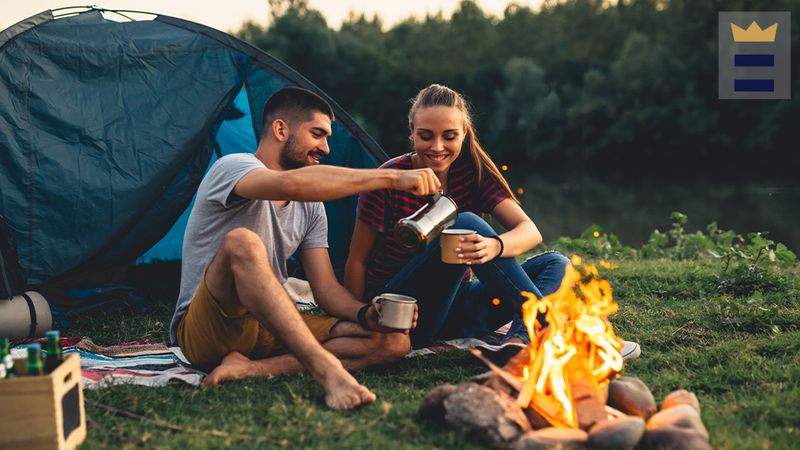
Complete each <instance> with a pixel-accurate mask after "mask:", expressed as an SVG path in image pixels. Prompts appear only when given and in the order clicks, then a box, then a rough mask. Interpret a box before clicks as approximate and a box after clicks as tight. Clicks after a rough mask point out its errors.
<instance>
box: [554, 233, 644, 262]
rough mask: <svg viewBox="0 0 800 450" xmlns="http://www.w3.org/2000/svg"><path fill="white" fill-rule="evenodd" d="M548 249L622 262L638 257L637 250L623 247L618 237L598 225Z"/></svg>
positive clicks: (563, 239) (561, 239) (566, 238)
mask: <svg viewBox="0 0 800 450" xmlns="http://www.w3.org/2000/svg"><path fill="white" fill-rule="evenodd" d="M547 248H548V249H551V250H558V251H559V252H561V253H564V254H577V255H581V256H585V257H589V258H592V257H593V258H601V259H614V260H620V259H629V258H632V257H635V256H636V250H634V249H632V248H630V247H626V246H624V245H622V244H621V243H620V241H619V239H618V238H617V236H616V235H614V234H608V233H606V232H605V231H603V229H602V228H601V227H600V226H598V225H591V226H589V227H588V228H587V229H586V230H584V231H583V233H581V235H580V236H579V237H578V238H574V239H573V238H569V237H566V236H562V237H560V238H558V239H557V240H556V242H555V243H554V244H551V245H549V246H548V247H547Z"/></svg>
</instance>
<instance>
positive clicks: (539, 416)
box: [525, 393, 567, 428]
mask: <svg viewBox="0 0 800 450" xmlns="http://www.w3.org/2000/svg"><path fill="white" fill-rule="evenodd" d="M525 415H526V416H527V417H528V420H529V421H530V422H531V425H532V426H533V427H534V428H546V427H552V426H561V427H564V426H567V424H566V422H567V419H566V417H564V410H563V408H562V407H561V404H560V403H558V402H557V401H556V400H555V399H553V398H552V397H549V396H547V395H544V394H539V393H535V394H534V395H533V398H532V399H531V404H530V406H529V407H528V408H526V409H525Z"/></svg>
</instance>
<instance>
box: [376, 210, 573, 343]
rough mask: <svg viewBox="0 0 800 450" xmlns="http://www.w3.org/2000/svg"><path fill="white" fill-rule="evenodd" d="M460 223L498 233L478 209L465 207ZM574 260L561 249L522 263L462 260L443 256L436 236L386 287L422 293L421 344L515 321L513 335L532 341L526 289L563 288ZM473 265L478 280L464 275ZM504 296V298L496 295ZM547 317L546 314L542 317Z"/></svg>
mask: <svg viewBox="0 0 800 450" xmlns="http://www.w3.org/2000/svg"><path fill="white" fill-rule="evenodd" d="M453 227H454V228H465V229H469V230H475V231H477V232H478V234H480V235H482V236H496V235H497V233H496V232H495V231H494V230H493V229H492V227H491V226H490V225H489V224H488V223H486V221H484V220H483V219H481V218H480V217H479V216H478V215H476V214H473V213H469V212H467V213H459V214H458V217H457V218H456V222H455V224H454V225H453ZM567 264H569V260H568V259H567V258H566V257H564V256H563V255H561V254H560V253H557V252H546V253H542V254H539V255H536V256H533V257H531V258H528V260H526V261H525V262H524V263H522V265H520V264H519V263H517V261H516V260H515V259H514V258H495V259H494V260H492V261H489V262H487V263H485V264H476V265H470V266H466V265H458V264H445V263H443V262H442V258H441V249H440V247H439V239H438V238H437V239H435V240H434V241H432V242H431V243H430V244H429V245H428V246H427V247H426V248H425V250H424V251H423V252H422V253H420V254H418V255H416V256H415V257H414V258H412V259H411V261H409V262H408V264H406V265H405V267H403V269H402V270H401V271H400V272H398V273H397V275H395V276H394V278H392V279H391V280H389V282H388V283H387V284H386V287H385V288H384V289H383V292H393V293H396V294H403V295H409V296H412V297H414V298H416V299H417V302H418V304H419V319H418V321H417V327H416V328H415V329H413V330H411V344H412V346H413V347H421V346H424V345H426V344H428V343H430V342H431V341H432V340H434V339H450V338H455V337H479V336H483V335H485V334H487V333H491V332H492V331H494V330H496V329H498V328H499V327H501V326H502V325H503V324H505V323H507V322H508V321H509V320H511V321H512V323H511V329H510V330H509V332H508V335H507V336H508V337H519V338H521V339H522V340H523V341H524V342H529V338H528V333H527V329H526V328H525V325H524V323H523V321H522V304H523V303H524V302H525V301H526V300H527V298H526V297H524V296H523V295H521V292H523V291H527V292H531V293H533V294H534V295H535V296H536V297H537V298H542V296H544V295H548V294H551V293H553V292H555V291H556V290H558V288H559V286H560V285H561V279H562V278H563V277H564V270H565V267H566V265H567ZM467 267H471V268H472V270H473V272H474V273H475V276H476V277H477V281H463V278H464V274H465V273H466V270H467ZM495 298H498V299H499V300H500V302H499V304H497V305H495V304H494V303H497V302H493V301H492V300H493V299H495ZM540 319H542V318H540Z"/></svg>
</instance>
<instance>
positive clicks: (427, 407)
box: [417, 384, 456, 423]
mask: <svg viewBox="0 0 800 450" xmlns="http://www.w3.org/2000/svg"><path fill="white" fill-rule="evenodd" d="M455 390H456V387H455V386H454V385H452V384H445V385H442V386H437V387H435V388H433V389H431V391H430V392H428V395H426V396H425V398H423V399H422V403H420V405H419V409H418V410H417V413H418V414H419V415H420V417H422V418H423V419H427V420H430V421H432V422H437V423H443V422H444V414H445V410H444V400H445V399H446V398H447V397H449V396H450V394H452V393H453V391H455Z"/></svg>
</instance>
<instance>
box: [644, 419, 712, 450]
mask: <svg viewBox="0 0 800 450" xmlns="http://www.w3.org/2000/svg"><path fill="white" fill-rule="evenodd" d="M636 448H637V449H646V450H711V449H712V447H711V444H710V443H709V442H708V438H706V437H703V436H702V434H701V433H699V432H698V431H697V430H693V429H690V428H680V427H677V426H674V425H668V426H665V427H663V428H659V429H656V430H647V431H645V433H644V437H643V438H642V440H641V441H640V442H639V446H638V447H636Z"/></svg>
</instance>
